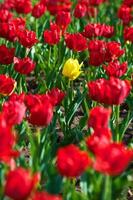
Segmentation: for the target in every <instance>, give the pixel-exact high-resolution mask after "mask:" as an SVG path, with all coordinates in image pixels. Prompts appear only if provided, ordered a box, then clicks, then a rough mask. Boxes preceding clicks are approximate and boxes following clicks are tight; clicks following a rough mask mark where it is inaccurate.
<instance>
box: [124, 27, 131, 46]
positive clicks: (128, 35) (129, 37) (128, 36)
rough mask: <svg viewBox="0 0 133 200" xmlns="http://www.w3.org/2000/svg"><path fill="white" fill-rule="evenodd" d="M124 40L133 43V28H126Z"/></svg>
mask: <svg viewBox="0 0 133 200" xmlns="http://www.w3.org/2000/svg"><path fill="white" fill-rule="evenodd" d="M124 40H125V41H130V42H132V43H133V27H128V28H125V29H124Z"/></svg>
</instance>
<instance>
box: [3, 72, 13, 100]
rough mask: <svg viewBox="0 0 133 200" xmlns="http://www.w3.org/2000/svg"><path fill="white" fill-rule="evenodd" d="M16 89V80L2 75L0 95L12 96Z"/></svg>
mask: <svg viewBox="0 0 133 200" xmlns="http://www.w3.org/2000/svg"><path fill="white" fill-rule="evenodd" d="M15 87H16V82H15V80H14V79H12V78H10V77H8V76H6V75H3V74H1V75H0V94H1V95H4V96H6V95H10V94H11V93H12V92H13V91H14V89H15Z"/></svg>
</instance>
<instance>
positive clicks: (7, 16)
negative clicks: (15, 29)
mask: <svg viewBox="0 0 133 200" xmlns="http://www.w3.org/2000/svg"><path fill="white" fill-rule="evenodd" d="M12 18H13V14H12V13H11V12H9V11H8V10H6V9H0V22H9V21H10V20H11V19H12Z"/></svg>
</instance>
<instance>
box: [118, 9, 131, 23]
mask: <svg viewBox="0 0 133 200" xmlns="http://www.w3.org/2000/svg"><path fill="white" fill-rule="evenodd" d="M118 17H119V18H120V19H121V20H122V21H123V23H124V24H125V25H126V24H129V23H130V21H131V20H132V10H131V8H130V7H128V6H126V5H121V7H120V8H119V10H118Z"/></svg>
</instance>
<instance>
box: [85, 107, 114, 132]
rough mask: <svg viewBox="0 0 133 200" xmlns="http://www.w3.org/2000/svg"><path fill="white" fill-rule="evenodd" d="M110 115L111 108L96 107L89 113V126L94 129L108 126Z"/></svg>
mask: <svg viewBox="0 0 133 200" xmlns="http://www.w3.org/2000/svg"><path fill="white" fill-rule="evenodd" d="M110 115H111V109H107V108H104V107H98V106H97V107H94V108H93V109H91V111H90V113H89V119H88V127H92V128H93V129H100V128H108V123H109V119H110ZM99 116H100V117H99Z"/></svg>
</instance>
